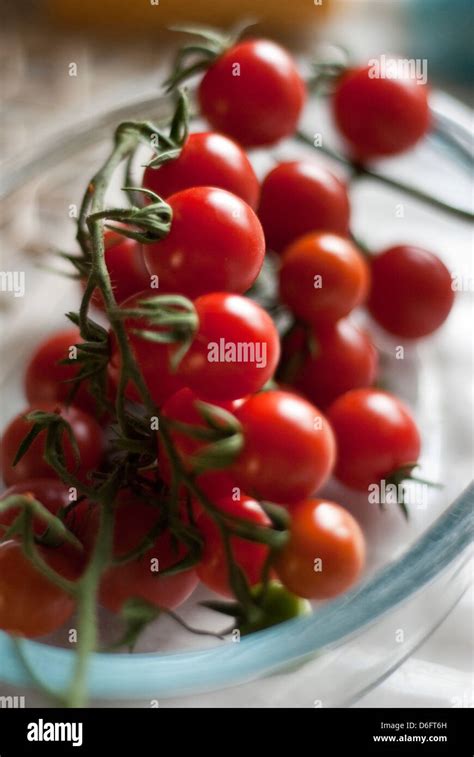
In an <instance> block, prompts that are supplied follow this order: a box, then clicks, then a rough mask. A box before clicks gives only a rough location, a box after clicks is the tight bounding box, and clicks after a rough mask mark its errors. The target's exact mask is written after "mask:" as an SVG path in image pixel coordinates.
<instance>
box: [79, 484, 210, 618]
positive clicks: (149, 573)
mask: <svg viewBox="0 0 474 757" xmlns="http://www.w3.org/2000/svg"><path fill="white" fill-rule="evenodd" d="M159 518H160V511H159V509H158V508H157V507H156V506H154V505H153V504H151V503H150V504H148V503H146V502H144V501H143V500H141V499H138V498H137V497H135V496H134V495H132V494H130V493H122V494H121V495H120V498H119V501H118V503H117V509H116V515H115V527H114V545H113V551H114V557H115V558H120V557H123V556H125V555H126V554H128V553H129V552H130V551H132V550H133V549H136V548H137V547H138V546H139V545H140V544H141V543H142V542H143V539H144V538H145V536H146V535H147V534H148V533H149V532H150V530H151V529H152V528H153V527H154V526H155V525H156V524H157V522H158V521H159ZM90 541H91V540H90V539H89V542H90ZM185 554H186V550H185V548H184V547H183V545H182V544H179V545H178V546H177V547H176V549H175V547H174V544H173V539H172V536H171V534H170V532H169V531H165V532H164V533H163V534H162V535H160V536H158V538H157V539H156V541H155V544H154V545H153V547H151V549H149V550H148V551H146V552H145V553H144V554H143V555H142V556H141V557H139V558H138V559H134V560H132V561H129V562H125V563H123V564H121V565H113V566H112V567H110V568H108V569H107V570H106V571H105V573H104V574H103V576H102V581H101V586H100V602H101V603H102V604H103V605H104V607H107V608H108V609H109V610H112V612H119V611H120V610H121V608H122V606H123V604H124V602H126V601H127V599H130V598H131V597H141V598H142V599H145V600H146V601H148V602H150V603H152V604H154V605H156V606H159V607H166V608H168V609H173V608H175V607H178V606H179V605H180V604H182V603H183V602H185V601H186V599H187V598H188V597H189V596H190V595H191V594H192V592H193V591H194V589H195V588H196V586H197V583H198V578H197V576H196V572H195V571H194V570H184V571H182V572H180V573H176V574H175V575H162V576H161V575H160V571H162V570H164V569H165V568H169V567H171V566H172V565H175V564H176V563H177V562H179V561H180V560H182V559H183V557H184V556H185Z"/></svg>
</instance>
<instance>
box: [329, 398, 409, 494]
mask: <svg viewBox="0 0 474 757" xmlns="http://www.w3.org/2000/svg"><path fill="white" fill-rule="evenodd" d="M328 417H329V420H330V421H331V424H332V427H333V429H334V433H335V435H336V440H337V449H338V458H337V465H336V470H335V475H336V476H337V478H338V479H339V480H340V481H341V482H342V483H343V484H345V485H346V486H349V487H350V488H351V489H358V490H359V491H367V488H368V487H369V486H370V484H374V483H375V484H378V483H379V482H380V481H381V480H382V479H386V478H388V477H389V476H390V475H391V474H392V473H394V472H396V471H397V470H398V469H399V468H401V467H402V466H405V465H409V464H410V463H416V461H417V460H418V456H419V454H420V444H421V442H420V434H419V432H418V428H417V426H416V423H415V421H414V420H413V418H412V416H411V413H410V411H409V410H408V408H407V407H406V406H405V405H404V404H403V402H401V401H400V400H399V399H398V398H397V397H394V396H393V395H392V394H389V393H388V392H382V391H380V390H378V389H353V390H352V391H350V392H347V394H343V395H342V397H339V398H338V399H337V400H336V401H335V402H334V403H333V404H332V405H331V407H330V408H329V410H328Z"/></svg>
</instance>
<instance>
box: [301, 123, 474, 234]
mask: <svg viewBox="0 0 474 757" xmlns="http://www.w3.org/2000/svg"><path fill="white" fill-rule="evenodd" d="M295 136H296V139H298V140H299V141H300V142H303V143H304V144H305V145H310V146H311V147H313V148H314V149H315V150H319V151H320V152H322V153H323V154H324V155H327V156H328V157H329V158H332V159H333V160H336V161H337V162H338V163H341V164H342V165H344V166H346V167H347V168H349V169H350V170H351V172H352V177H351V178H352V179H357V178H361V177H367V178H369V179H373V180H374V181H377V182H378V183H379V184H384V185H385V186H386V187H391V188H392V189H396V190H397V191H398V192H402V193H403V194H406V195H409V196H410V197H413V199H415V200H419V201H420V202H424V203H425V204H427V205H431V206H432V207H433V208H437V209H438V210H442V211H444V212H445V213H450V214H451V215H453V216H456V217H457V218H459V219H461V220H463V221H472V220H474V213H472V212H471V211H470V210H465V209H464V208H459V207H457V206H455V205H450V204H449V203H447V202H444V201H443V200H440V199H438V198H437V197H433V196H432V195H430V194H427V193H426V192H423V191H422V190H421V189H416V188H415V187H410V186H408V185H407V184H404V183H403V182H400V181H397V180H396V179H391V178H390V177H389V176H384V175H383V174H381V173H379V172H378V171H376V170H375V169H373V168H369V166H366V165H361V164H359V163H356V162H355V161H353V160H351V159H350V158H347V157H346V156H344V155H341V154H340V153H338V152H336V151H335V150H331V149H330V148H328V147H324V146H322V145H321V146H319V145H318V146H315V144H314V140H313V138H312V137H310V136H309V135H308V134H305V133H304V132H302V131H298V132H296V135H295Z"/></svg>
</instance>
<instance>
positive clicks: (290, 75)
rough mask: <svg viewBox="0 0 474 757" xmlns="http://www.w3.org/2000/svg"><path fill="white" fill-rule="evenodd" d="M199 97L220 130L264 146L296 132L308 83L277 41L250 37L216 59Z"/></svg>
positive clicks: (244, 142) (206, 114)
mask: <svg viewBox="0 0 474 757" xmlns="http://www.w3.org/2000/svg"><path fill="white" fill-rule="evenodd" d="M198 98H199V105H200V108H201V112H202V114H203V115H204V117H205V118H206V119H207V120H208V121H209V123H210V124H211V125H212V127H213V128H214V129H215V130H216V131H221V132H223V133H224V134H228V135H229V136H230V137H232V138H233V139H235V140H236V141H237V142H239V143H240V144H241V145H243V146H244V147H261V146H263V145H271V144H274V143H275V142H278V141H279V140H281V139H283V138H284V137H287V136H290V135H291V134H293V132H294V131H295V129H296V127H297V125H298V121H299V118H300V115H301V112H302V109H303V106H304V104H305V100H306V86H305V83H304V81H303V79H302V77H301V75H300V74H299V72H298V70H297V68H296V65H295V63H294V61H293V59H292V58H291V56H290V55H289V54H288V53H287V52H286V50H284V49H283V48H282V47H281V46H280V45H277V44H276V43H275V42H272V41H271V40H267V39H250V40H245V41H244V42H239V43H238V44H236V45H234V46H232V47H231V48H230V49H229V50H227V51H226V52H224V53H223V54H222V55H220V56H219V57H217V58H216V60H215V61H213V62H212V63H211V65H210V66H209V68H208V70H207V71H206V72H205V74H204V76H203V78H202V80H201V83H200V85H199V89H198Z"/></svg>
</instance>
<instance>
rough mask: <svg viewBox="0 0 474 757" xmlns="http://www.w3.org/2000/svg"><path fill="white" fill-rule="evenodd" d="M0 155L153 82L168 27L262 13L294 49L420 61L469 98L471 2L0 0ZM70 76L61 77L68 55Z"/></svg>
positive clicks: (165, 55)
mask: <svg viewBox="0 0 474 757" xmlns="http://www.w3.org/2000/svg"><path fill="white" fill-rule="evenodd" d="M2 5H3V13H2V17H3V18H4V20H5V23H4V24H3V26H2V31H1V32H0V43H1V44H0V51H1V52H0V59H1V65H0V68H1V71H2V74H1V76H2V93H3V113H2V118H1V121H0V155H1V156H2V157H7V156H8V157H13V156H15V155H17V154H20V153H21V152H22V151H23V150H24V149H25V148H28V146H29V145H31V143H32V142H34V143H36V145H37V144H38V140H41V139H42V138H44V137H45V136H51V133H52V132H55V131H61V130H62V128H64V127H66V126H68V125H69V124H71V123H77V121H80V120H82V119H84V118H86V117H88V116H91V115H94V114H96V113H99V112H104V111H106V110H108V109H109V108H110V107H112V106H115V105H118V104H120V103H122V102H126V101H127V99H134V98H139V97H140V96H142V95H144V94H145V95H148V94H150V93H153V92H154V91H158V87H159V84H160V82H161V81H162V80H163V78H164V77H165V74H166V71H167V67H168V64H169V61H170V59H171V58H172V54H173V49H174V47H176V45H177V44H178V43H179V35H176V33H171V32H169V31H168V30H167V28H168V27H169V26H171V25H173V24H185V23H200V24H214V25H224V26H225V25H230V24H232V23H233V22H235V21H236V20H241V19H242V18H245V17H255V18H259V19H261V23H260V24H258V25H257V26H256V27H255V29H254V30H252V33H258V34H261V33H267V34H270V35H272V36H273V37H275V38H276V39H280V40H281V41H283V42H284V43H285V44H287V45H288V46H289V47H290V48H291V49H292V50H293V51H294V52H295V53H296V54H298V55H301V56H304V55H307V54H308V53H311V52H312V51H314V49H315V47H316V46H317V44H318V41H321V40H330V41H331V42H334V43H338V44H342V45H344V46H345V47H347V48H348V49H349V51H350V52H351V53H352V54H353V56H354V58H355V59H356V60H365V61H366V60H367V58H368V57H372V56H375V55H379V54H380V53H399V54H402V55H404V56H405V55H406V56H408V57H410V56H412V55H415V54H416V57H421V58H427V59H428V61H429V69H428V71H429V81H430V83H431V84H436V85H438V86H441V87H443V88H444V89H447V90H448V91H450V92H451V93H453V94H456V95H457V96H458V97H459V98H460V99H463V100H465V101H468V100H469V99H470V98H471V97H472V94H471V93H472V90H470V89H469V84H470V83H472V79H473V69H474V61H473V57H472V54H471V48H472V39H474V10H473V4H472V0H449V2H447V0H345V1H344V0H291V2H288V0H198V1H197V0H22V2H21V3H18V2H17V0H3V2H2ZM71 63H75V64H76V66H77V76H71V75H70V68H69V66H70V64H71Z"/></svg>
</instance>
